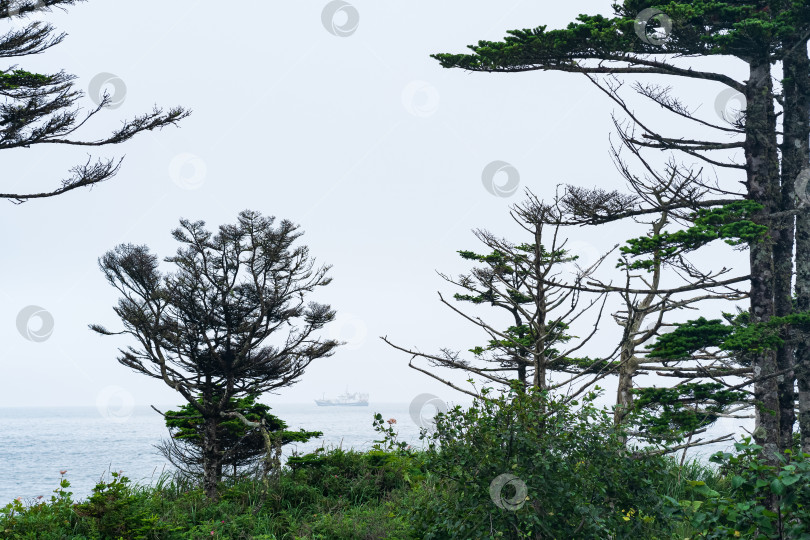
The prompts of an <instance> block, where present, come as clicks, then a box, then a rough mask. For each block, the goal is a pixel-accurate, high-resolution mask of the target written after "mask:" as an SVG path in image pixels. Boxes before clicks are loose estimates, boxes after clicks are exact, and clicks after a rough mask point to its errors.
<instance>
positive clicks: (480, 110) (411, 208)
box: [0, 0, 747, 407]
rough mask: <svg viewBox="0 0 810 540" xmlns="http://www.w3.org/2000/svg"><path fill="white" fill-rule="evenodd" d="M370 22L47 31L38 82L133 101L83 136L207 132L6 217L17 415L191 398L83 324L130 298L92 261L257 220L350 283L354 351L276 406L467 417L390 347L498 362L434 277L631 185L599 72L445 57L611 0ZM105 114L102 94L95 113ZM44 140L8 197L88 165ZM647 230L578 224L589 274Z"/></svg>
mask: <svg viewBox="0 0 810 540" xmlns="http://www.w3.org/2000/svg"><path fill="white" fill-rule="evenodd" d="M352 4H353V7H354V8H356V13H357V14H358V15H359V24H358V25H357V27H356V29H355V30H354V31H353V32H348V31H347V32H344V33H350V35H346V36H339V35H334V34H333V33H330V32H329V31H328V29H327V28H326V26H325V25H324V21H323V16H322V15H323V10H324V7H325V6H326V5H327V2H325V1H318V2H313V1H306V2H286V3H269V2H252V3H249V4H239V6H238V7H237V6H236V5H229V4H227V3H222V2H220V3H216V4H215V3H213V2H191V1H189V0H173V1H172V2H158V1H156V0H142V1H139V2H134V1H124V0H116V1H114V2H113V1H110V0H108V1H102V0H91V1H89V2H87V3H83V4H80V5H78V6H75V7H73V8H71V9H70V11H69V12H68V13H63V12H61V11H57V12H55V13H53V14H48V15H45V16H44V17H45V18H47V19H48V20H50V21H52V22H54V23H55V25H56V26H57V28H58V29H59V30H63V31H65V32H67V33H68V34H69V36H68V38H67V39H66V40H65V42H64V43H62V44H61V45H59V46H57V47H55V48H53V49H51V50H50V51H48V52H47V53H45V54H43V55H40V56H38V57H35V58H23V59H19V60H15V61H17V62H18V63H19V66H20V67H22V68H25V69H28V70H31V71H40V72H54V71H58V70H59V69H64V70H65V71H67V72H69V73H73V74H75V75H77V76H78V81H77V86H78V87H79V88H81V89H82V90H85V91H87V90H88V89H96V88H97V86H98V84H99V82H98V81H99V80H100V79H96V86H93V87H92V88H91V81H93V80H94V77H97V76H98V75H99V74H105V73H107V74H111V76H112V78H111V77H109V76H103V77H102V79H103V80H106V81H107V84H105V85H103V88H106V89H107V90H109V91H110V92H115V96H114V97H116V98H118V99H119V101H120V106H118V107H117V108H111V109H110V110H105V111H102V113H101V114H99V115H97V116H96V118H95V120H94V121H93V122H92V123H91V124H90V125H89V126H88V128H87V129H85V130H84V131H83V134H84V138H92V137H94V136H98V135H100V134H102V133H105V132H107V131H110V130H111V129H114V128H116V127H117V126H118V125H119V123H120V121H121V120H122V119H124V118H131V117H133V116H134V115H136V114H139V113H142V112H146V111H148V110H149V109H150V108H151V107H152V106H153V104H155V103H157V104H159V105H161V106H167V107H168V106H172V105H183V106H185V107H188V108H190V109H192V110H193V114H192V116H191V117H190V118H188V119H187V120H185V121H183V122H182V123H181V125H180V127H179V128H167V129H165V130H163V131H161V132H155V133H150V134H145V135H141V136H139V137H137V138H136V139H134V140H132V141H130V142H128V143H126V144H125V145H122V146H118V147H111V148H106V149H101V150H100V151H96V152H95V153H94V154H93V155H96V156H102V157H104V156H120V155H125V156H126V159H125V160H124V164H123V167H122V170H121V172H120V174H119V175H118V176H117V177H116V178H115V179H113V180H112V181H110V182H107V183H104V184H101V185H99V186H96V187H94V188H93V189H92V190H86V189H85V190H79V191H73V192H72V193H70V194H68V195H64V196H61V197H58V198H55V199H51V200H43V201H31V202H28V203H25V204H22V205H13V204H11V203H5V207H4V209H3V211H2V212H0V219H2V227H3V230H4V231H5V234H4V235H3V250H2V254H3V265H2V269H1V270H0V272H2V284H1V285H0V298H2V306H3V309H2V318H0V339H2V342H3V344H4V345H5V347H4V352H3V365H2V374H3V376H2V379H0V380H1V381H2V383H1V384H2V386H1V387H0V407H14V406H37V405H87V406H95V405H97V404H98V403H106V402H109V401H111V400H113V401H114V400H119V401H123V402H124V403H126V402H132V403H135V404H138V405H143V404H152V403H154V404H178V403H179V402H180V400H179V397H178V396H175V395H174V394H173V392H172V391H171V390H169V389H167V388H166V387H165V386H164V385H163V383H162V382H160V381H157V380H153V379H148V378H146V377H144V376H141V375H138V374H135V373H133V372H131V371H130V370H128V369H127V368H125V367H123V366H121V365H119V364H118V363H117V362H116V360H115V358H116V355H117V348H118V347H121V346H124V345H126V344H128V343H129V342H128V341H126V338H115V337H101V336H98V335H97V334H94V333H93V332H91V331H90V330H89V329H88V328H87V326H88V324H90V323H100V324H103V325H105V326H107V327H108V328H110V329H117V328H119V327H120V323H119V322H118V321H117V320H116V318H115V315H114V313H113V311H112V309H111V307H112V305H113V304H114V303H115V302H116V299H117V294H116V291H115V290H114V289H112V287H110V286H109V285H108V284H107V282H106V281H105V280H104V278H103V276H102V274H101V272H100V271H99V269H98V265H97V259H98V257H100V256H101V255H103V254H104V252H106V251H107V250H109V249H111V248H113V247H114V246H115V245H117V244H119V243H127V242H131V243H135V244H147V245H149V246H150V247H151V248H152V249H153V251H154V252H156V253H157V254H159V255H160V256H161V257H165V256H168V255H171V254H172V253H173V252H174V250H175V249H176V244H175V242H174V240H173V239H172V238H171V236H170V231H171V230H172V229H173V228H174V227H176V225H177V223H178V220H179V219H180V218H188V219H193V220H198V219H202V220H205V221H206V222H207V223H208V225H209V227H211V228H215V227H217V226H218V225H220V224H222V223H231V222H234V221H235V220H236V216H237V214H238V212H239V211H241V210H243V209H246V208H250V209H254V210H258V211H260V212H262V213H263V214H266V215H274V216H277V217H278V218H287V219H290V220H292V221H294V222H296V223H298V224H300V225H301V227H302V229H303V230H304V231H305V236H304V237H303V239H302V241H303V243H305V244H307V245H308V246H309V247H310V249H311V253H312V255H314V256H315V257H316V258H317V260H318V261H319V262H322V263H327V264H331V265H333V269H332V272H331V275H332V277H333V278H334V281H333V283H332V284H331V285H330V286H328V287H326V288H323V289H322V290H321V291H320V292H319V296H318V300H320V301H323V302H328V303H330V304H332V306H333V307H334V308H335V309H336V310H337V311H338V320H337V322H336V323H335V324H334V325H333V328H332V329H331V331H330V332H327V333H326V334H327V335H330V334H331V335H332V336H333V337H337V338H339V339H343V340H345V341H347V342H348V345H347V346H345V347H343V348H341V349H340V350H339V352H338V353H337V354H335V356H334V357H332V358H329V359H325V360H321V361H317V362H315V363H313V364H312V366H311V368H310V369H309V370H308V372H307V373H306V375H305V376H304V377H303V378H302V380H301V381H300V383H299V384H297V385H296V386H294V387H292V388H290V389H287V390H285V391H284V392H283V393H282V394H280V395H279V396H270V397H267V398H266V399H265V400H264V401H266V402H268V403H271V404H272V403H273V402H274V401H286V402H306V401H310V400H311V399H313V398H315V397H320V396H321V394H322V393H324V392H325V393H326V394H328V395H335V394H337V393H340V392H342V391H343V390H344V389H345V388H346V387H349V389H350V390H353V391H363V392H368V393H369V394H370V395H371V400H372V401H378V402H395V401H396V402H407V401H410V400H412V399H413V398H414V397H415V396H416V395H418V394H421V393H423V392H430V393H435V394H437V395H440V396H442V397H443V398H444V399H446V400H448V401H451V400H457V399H459V395H458V394H456V393H454V392H453V391H451V390H449V389H446V388H444V387H443V386H442V385H440V384H439V383H437V382H435V381H432V380H430V379H428V378H427V377H425V376H424V375H422V374H420V373H417V372H415V371H414V370H411V369H409V368H408V365H407V364H408V357H407V355H404V354H402V353H399V352H398V351H395V350H393V349H391V348H390V347H388V346H387V345H385V344H384V343H383V342H382V341H381V340H380V339H379V337H380V336H388V337H389V338H390V339H391V340H392V341H394V342H396V343H398V344H401V345H403V346H407V347H418V348H419V349H421V350H423V351H437V350H438V349H439V348H440V347H449V348H452V349H458V350H466V349H469V348H471V347H473V346H475V345H481V344H483V343H484V342H485V341H486V336H484V335H482V334H481V333H480V332H479V331H477V330H476V328H475V327H473V326H472V325H470V324H469V323H468V322H466V321H464V320H462V319H461V318H459V317H458V316H457V315H455V314H453V313H452V312H451V311H450V310H449V309H447V308H446V307H444V306H442V305H441V304H440V303H439V300H438V295H437V291H442V292H444V293H447V295H448V296H449V295H451V294H452V293H453V292H455V291H454V290H453V289H452V287H450V285H449V284H447V283H445V282H443V281H442V280H441V279H440V278H439V276H438V275H437V274H436V271H437V270H438V271H441V272H445V273H450V274H458V273H460V272H463V271H465V270H468V269H469V265H468V264H467V263H465V262H464V261H463V260H461V259H460V258H459V256H458V255H457V253H456V251H457V250H460V249H472V250H476V249H479V244H478V242H477V240H476V239H475V238H474V237H473V235H472V233H471V230H472V229H474V228H479V227H480V228H486V229H488V230H491V231H492V232H494V233H497V234H499V235H503V236H506V237H508V238H510V239H513V240H515V241H522V239H523V238H524V237H522V236H521V235H520V230H519V229H518V228H517V226H516V225H515V224H514V223H513V222H512V221H511V218H510V217H509V212H508V211H509V207H510V205H512V204H515V203H518V202H520V200H521V199H522V195H521V192H522V190H523V189H524V188H530V189H531V190H533V191H534V192H535V193H536V194H538V195H539V196H541V197H550V196H552V195H553V194H554V190H555V186H556V185H557V184H560V183H571V184H576V185H582V186H587V187H604V188H610V189H614V188H615V189H622V188H623V186H624V183H623V180H622V179H621V178H620V177H619V174H618V173H617V172H616V170H615V168H614V165H613V163H612V161H611V159H610V155H609V136H610V135H611V133H612V132H613V124H612V121H611V112H612V111H613V109H614V106H613V104H612V103H611V102H610V101H609V100H608V98H607V97H606V96H605V95H604V94H602V93H601V92H600V91H599V90H598V89H596V88H595V87H594V86H592V85H591V84H590V83H589V82H588V81H587V79H586V78H585V77H583V76H581V75H571V74H562V73H540V72H534V73H523V74H512V75H506V74H497V75H496V74H481V73H467V72H464V71H461V70H445V69H442V68H441V67H440V66H439V64H438V63H437V62H436V61H434V60H432V59H431V58H430V57H429V55H430V54H431V53H436V52H461V51H463V50H464V49H465V46H466V45H467V44H469V43H474V42H476V41H477V40H479V39H500V38H501V37H502V36H503V35H504V34H505V31H506V30H508V29H513V28H526V27H534V26H538V25H540V24H546V25H548V26H549V27H561V26H564V25H565V24H567V23H568V22H569V21H571V20H573V18H574V17H575V16H576V15H577V14H578V13H591V14H594V13H599V12H601V13H604V14H606V15H607V14H609V10H610V4H611V2H609V1H606V0H599V1H596V0H588V1H582V0H572V1H569V2H526V1H521V2H481V1H473V2H426V1H416V2H408V3H393V4H392V3H387V2H372V1H368V0H353V2H352ZM344 15H345V14H344ZM344 15H341V14H338V15H336V17H337V18H336V19H335V25H336V26H335V28H338V29H339V28H342V27H345V26H346V23H347V22H348V21H347V20H346V19H341V17H343V16H344ZM337 33H340V32H337ZM718 62H720V63H721V64H722V63H723V62H727V61H726V60H718ZM723 67H724V68H728V69H729V70H733V69H734V67H735V66H733V65H729V66H725V65H724V66H723ZM740 75H742V74H740ZM670 82H671V83H675V82H676V81H670ZM678 84H682V85H683V86H680V87H679V88H680V89H681V90H682V91H679V94H680V95H682V96H683V97H684V98H686V99H687V100H688V101H689V102H690V103H691V104H692V105H695V106H701V107H702V110H703V111H704V112H705V111H709V112H708V114H709V115H710V116H711V115H713V114H715V113H714V111H713V109H714V107H715V102H716V100H717V97H718V93H719V92H720V91H721V90H722V88H721V87H720V86H719V85H713V84H711V83H703V84H698V83H695V82H694V81H690V82H688V83H680V82H679V83H678ZM124 85H125V90H123V88H124ZM93 97H95V96H92V95H89V94H88V96H86V98H85V102H86V106H87V107H88V108H89V107H92V106H93V103H92V98H93ZM639 109H640V110H645V111H649V112H650V114H653V115H658V114H660V115H662V116H661V117H662V118H663V119H664V120H665V121H667V122H672V120H671V118H667V117H666V116H663V114H664V113H659V112H658V111H659V110H660V109H657V108H655V107H651V106H649V105H642V104H641V103H640V102H639ZM715 119H716V117H715ZM672 125H673V126H675V124H674V123H673V124H672ZM43 146H44V148H42V147H38V148H34V149H21V150H15V151H7V152H4V154H3V175H2V182H3V191H6V192H10V191H36V190H38V189H42V190H44V189H49V188H53V187H55V186H56V185H57V184H58V181H59V179H61V178H63V177H65V176H67V170H68V169H69V168H70V167H71V166H73V165H75V164H77V163H79V162H83V161H84V160H86V159H87V154H86V153H85V151H84V150H83V149H81V148H55V147H52V146H50V145H43ZM493 161H504V162H507V163H509V164H511V165H512V166H514V168H515V169H516V170H517V171H518V172H519V175H520V189H518V190H517V193H515V194H514V195H513V196H511V197H499V196H496V195H493V194H492V193H490V192H488V191H487V189H485V187H484V185H483V182H482V171H483V170H484V168H485V167H486V166H487V165H488V164H489V163H491V162H493ZM712 174H713V173H712ZM717 174H718V175H719V176H720V177H721V178H724V180H725V181H727V182H729V183H733V182H734V181H736V180H739V178H732V177H730V176H729V177H727V178H728V179H727V180H726V177H725V176H724V175H728V174H729V173H727V172H725V171H720V172H718V173H717ZM503 180H504V179H501V178H500V177H499V181H503ZM640 230H641V229H638V228H633V226H632V225H627V226H623V225H617V226H609V227H605V228H602V229H599V230H573V231H570V236H571V238H572V240H571V244H569V248H571V249H572V250H573V251H574V252H575V253H577V254H579V255H581V256H582V257H583V259H584V260H585V261H587V260H591V259H593V258H594V257H596V256H597V255H598V254H599V253H601V251H602V250H603V249H605V248H608V247H612V245H613V244H615V243H616V242H619V241H621V240H622V239H624V238H626V237H628V235H629V234H630V233H632V232H633V231H635V232H639V231H640ZM701 253H702V255H701V257H703V258H702V259H700V260H702V261H708V262H709V263H711V262H712V261H715V262H718V263H722V264H724V265H726V266H730V267H733V268H735V270H737V271H738V272H739V273H745V272H746V271H747V267H746V257H745V255H742V254H739V253H735V252H733V251H731V250H730V249H728V250H726V249H725V248H723V247H722V246H720V247H715V248H712V249H710V250H706V252H705V253H703V252H701ZM614 260H615V259H611V262H610V263H609V264H608V265H607V266H609V267H612V266H613V264H614V263H613V261H614ZM32 305H33V306H41V307H42V308H44V309H45V310H47V312H48V313H49V314H51V315H52V317H53V321H54V326H53V333H52V335H51V336H50V337H49V338H48V339H47V340H45V341H41V342H35V341H30V340H26V339H25V338H24V337H23V336H22V335H21V333H20V332H19V331H18V328H17V324H16V320H17V317H18V314H19V313H20V311H21V310H22V309H24V308H26V307H27V306H32ZM715 307H717V308H718V311H719V308H720V306H715ZM722 307H723V308H724V309H726V310H730V307H729V306H722ZM712 309H714V308H712V307H711V306H707V308H706V311H705V312H704V313H702V314H706V313H709V312H711V310H712ZM480 313H481V314H482V315H486V313H487V312H486V311H481V312H480ZM694 316H695V314H694V313H687V314H686V315H685V317H687V318H694ZM33 324H34V326H36V323H33ZM603 325H604V328H605V336H604V337H600V340H602V341H597V342H595V343H594V346H593V347H592V348H591V350H590V351H591V353H593V354H598V353H599V351H600V347H601V348H603V349H604V348H611V349H612V347H613V344H614V343H615V333H616V331H617V330H618V327H617V326H616V325H615V323H614V322H613V321H612V319H609V318H608V319H607V320H605V321H604V322H603ZM611 335H613V338H611ZM456 379H457V380H459V379H461V380H463V379H464V377H456ZM607 386H610V385H607ZM610 397H611V399H612V395H611V396H610Z"/></svg>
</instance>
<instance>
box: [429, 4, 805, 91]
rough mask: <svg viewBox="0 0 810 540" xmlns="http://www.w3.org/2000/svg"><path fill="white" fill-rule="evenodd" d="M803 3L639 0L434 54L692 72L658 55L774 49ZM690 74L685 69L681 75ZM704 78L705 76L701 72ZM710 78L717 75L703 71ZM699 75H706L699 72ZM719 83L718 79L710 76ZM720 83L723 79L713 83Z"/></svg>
mask: <svg viewBox="0 0 810 540" xmlns="http://www.w3.org/2000/svg"><path fill="white" fill-rule="evenodd" d="M805 4H806V3H805V2H712V1H709V0H701V1H697V2H668V3H665V2H645V1H633V0H628V1H626V2H624V3H622V4H614V5H613V9H614V16H613V17H605V16H603V15H579V16H578V17H577V19H576V22H572V23H570V24H569V25H568V26H567V27H566V28H563V29H554V30H549V29H548V27H547V26H538V27H535V28H531V29H522V30H511V31H509V32H508V35H507V36H506V37H505V38H504V39H503V41H479V42H478V43H477V44H476V45H470V46H469V49H470V50H472V54H469V53H468V54H447V53H444V54H434V55H432V57H433V58H435V59H437V60H438V61H439V62H440V63H441V64H442V66H443V67H446V68H454V67H455V68H462V69H468V70H471V71H508V72H511V71H531V70H559V71H575V72H579V71H584V72H591V73H598V72H603V73H606V72H612V73H617V72H622V69H618V68H617V66H613V65H604V64H598V65H587V66H586V65H581V64H580V62H581V61H586V60H595V61H607V62H620V63H625V64H629V65H630V66H633V68H632V69H630V68H627V67H626V68H625V69H624V72H658V73H671V74H682V75H686V76H694V77H699V73H700V72H699V71H694V70H684V72H679V71H680V70H675V69H674V66H669V67H668V64H666V62H665V61H663V60H662V59H660V58H658V57H659V55H666V56H707V55H732V56H737V57H739V58H742V59H749V58H750V57H751V56H752V55H761V54H770V55H776V54H779V52H780V51H781V49H782V48H783V47H793V46H794V43H793V42H792V41H789V38H792V37H793V36H794V34H795V31H796V30H797V28H798V29H800V28H803V27H806V26H807V24H808V22H809V21H810V15H809V14H808V13H809V12H810V9H809V8H808V7H807V6H806V5H805ZM690 71H692V73H691V74H689V72H690ZM706 75H709V74H706ZM711 75H712V76H711V77H709V78H714V77H717V76H719V75H720V74H711ZM699 78H706V77H699ZM718 80H719V79H718ZM721 82H726V81H721Z"/></svg>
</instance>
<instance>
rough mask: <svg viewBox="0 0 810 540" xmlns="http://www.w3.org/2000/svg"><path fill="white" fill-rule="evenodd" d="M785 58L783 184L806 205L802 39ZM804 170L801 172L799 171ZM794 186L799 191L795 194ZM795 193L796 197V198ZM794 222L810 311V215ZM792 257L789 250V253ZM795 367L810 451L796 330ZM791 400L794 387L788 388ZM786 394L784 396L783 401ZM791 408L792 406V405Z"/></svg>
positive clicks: (804, 357)
mask: <svg viewBox="0 0 810 540" xmlns="http://www.w3.org/2000/svg"><path fill="white" fill-rule="evenodd" d="M798 42H799V43H800V45H799V46H796V47H795V48H794V49H793V51H792V52H791V54H789V55H788V56H786V57H785V59H784V81H783V86H784V93H785V116H784V120H783V123H784V133H785V135H784V144H783V148H782V186H783V194H784V191H785V189H789V190H790V196H791V198H790V203H791V206H790V207H791V208H793V207H794V206H795V205H796V203H797V202H798V205H799V206H808V204H807V202H808V201H810V199H809V198H808V191H807V188H808V186H807V184H806V183H804V182H801V181H799V180H800V177H803V176H805V175H807V174H808V171H809V170H810V141H808V139H810V61H809V60H808V57H807V44H806V40H805V39H800V40H798ZM802 171H804V174H802ZM796 189H799V190H801V192H800V193H798V194H797V193H796ZM797 195H798V198H797ZM795 222H796V237H795V241H796V309H797V311H798V312H804V311H808V310H810V215H808V214H807V213H805V212H800V213H799V214H798V215H797V216H796V219H795ZM791 256H792V253H791ZM792 337H794V338H796V340H795V342H794V343H795V349H793V348H791V350H792V351H794V353H795V357H794V359H793V360H794V368H795V370H796V371H795V376H796V378H797V380H798V386H799V396H798V397H799V431H800V433H801V446H802V450H803V451H804V452H810V347H808V343H807V336H806V335H805V334H804V333H803V332H799V331H796V332H794V334H793V336H792ZM790 390H791V399H792V398H793V397H794V396H793V392H792V390H793V388H792V387H791V389H790ZM786 400H787V396H785V401H786ZM791 410H792V407H791Z"/></svg>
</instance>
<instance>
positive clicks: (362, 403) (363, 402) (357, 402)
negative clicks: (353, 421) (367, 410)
mask: <svg viewBox="0 0 810 540" xmlns="http://www.w3.org/2000/svg"><path fill="white" fill-rule="evenodd" d="M324 396H326V394H324ZM315 403H316V404H317V405H318V407H368V394H358V393H353V394H350V393H349V391H348V390H346V392H345V393H343V394H341V395H339V396H338V397H337V399H325V398H321V399H316V400H315Z"/></svg>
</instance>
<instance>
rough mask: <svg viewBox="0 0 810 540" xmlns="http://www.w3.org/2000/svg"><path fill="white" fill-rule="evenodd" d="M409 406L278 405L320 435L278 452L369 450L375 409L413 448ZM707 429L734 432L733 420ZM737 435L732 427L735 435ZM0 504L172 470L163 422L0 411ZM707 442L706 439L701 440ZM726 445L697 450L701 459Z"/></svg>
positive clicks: (76, 411) (154, 417)
mask: <svg viewBox="0 0 810 540" xmlns="http://www.w3.org/2000/svg"><path fill="white" fill-rule="evenodd" d="M408 408H409V404H408V403H371V404H370V405H369V406H368V407H318V406H316V405H315V404H314V403H313V404H276V405H273V409H272V412H273V413H274V414H276V415H277V416H279V417H280V418H282V419H283V420H284V421H286V422H287V424H288V426H289V427H290V428H291V429H298V428H304V429H307V430H317V431H323V432H324V436H323V437H322V438H321V439H317V440H313V441H310V442H309V443H306V444H298V445H288V446H285V447H284V453H285V455H289V454H290V452H291V451H292V450H297V451H299V452H309V451H312V450H314V449H315V448H318V447H319V446H321V445H322V444H326V445H327V447H329V446H342V447H343V448H354V449H357V450H363V449H368V448H369V447H370V446H371V445H372V444H373V441H374V440H375V439H378V438H379V436H378V434H377V433H376V432H375V431H374V429H373V428H372V421H373V417H374V413H375V412H379V413H380V414H382V415H383V418H385V419H389V418H394V419H396V420H397V423H396V428H397V430H398V432H399V437H400V440H405V441H407V442H409V443H411V444H413V445H414V446H416V447H419V446H421V442H420V441H419V427H418V426H417V424H416V423H415V422H414V421H413V420H412V419H411V418H410V414H409V411H408ZM726 422H728V424H727V425H726V426H722V427H720V426H718V428H715V429H713V430H712V431H713V433H715V435H714V436H716V434H717V433H720V432H722V431H723V429H726V430H728V429H731V430H734V428H733V425H732V422H734V423H735V424H739V421H736V422H735V421H729V420H727V421H726ZM735 431H736V430H735ZM0 433H2V438H0V506H3V505H5V504H6V503H7V502H10V501H11V500H12V499H14V498H16V497H22V498H23V499H25V500H28V499H33V498H35V497H37V496H39V495H42V496H43V497H44V498H45V499H48V498H49V497H50V496H51V495H52V493H53V490H54V489H56V487H57V485H58V482H59V471H60V470H66V471H67V473H66V478H67V479H68V480H69V481H70V483H71V487H70V490H71V491H72V492H73V497H74V500H76V499H82V498H85V497H87V496H88V495H89V494H90V493H92V489H93V486H95V484H96V483H97V482H98V480H99V479H100V478H101V477H102V476H103V475H106V477H107V478H109V472H110V471H119V470H122V471H124V474H125V475H126V476H128V477H129V478H130V479H131V480H133V481H135V482H139V483H144V484H145V483H149V482H152V481H154V480H155V479H157V478H158V477H159V476H160V474H161V472H162V471H164V470H166V471H170V470H171V469H170V466H169V465H168V464H167V463H166V461H165V460H164V459H163V457H162V456H161V455H160V454H158V452H157V450H155V448H154V447H153V445H155V444H157V443H158V442H160V440H161V438H165V437H166V436H167V432H166V428H165V426H164V424H163V421H162V418H161V417H160V416H159V415H158V414H157V413H156V412H155V411H153V410H152V409H151V408H149V407H135V408H134V409H132V410H131V411H127V414H126V415H125V416H117V417H116V416H110V415H102V414H100V413H99V411H98V410H97V409H95V408H90V407H88V408H58V409H51V408H9V409H0ZM707 438H708V437H707ZM728 447H729V445H728V444H722V445H712V446H709V447H704V448H702V449H701V450H700V451H699V452H697V453H698V454H702V455H704V456H706V455H708V454H711V453H713V452H716V451H718V450H725V449H727V448H728Z"/></svg>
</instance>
